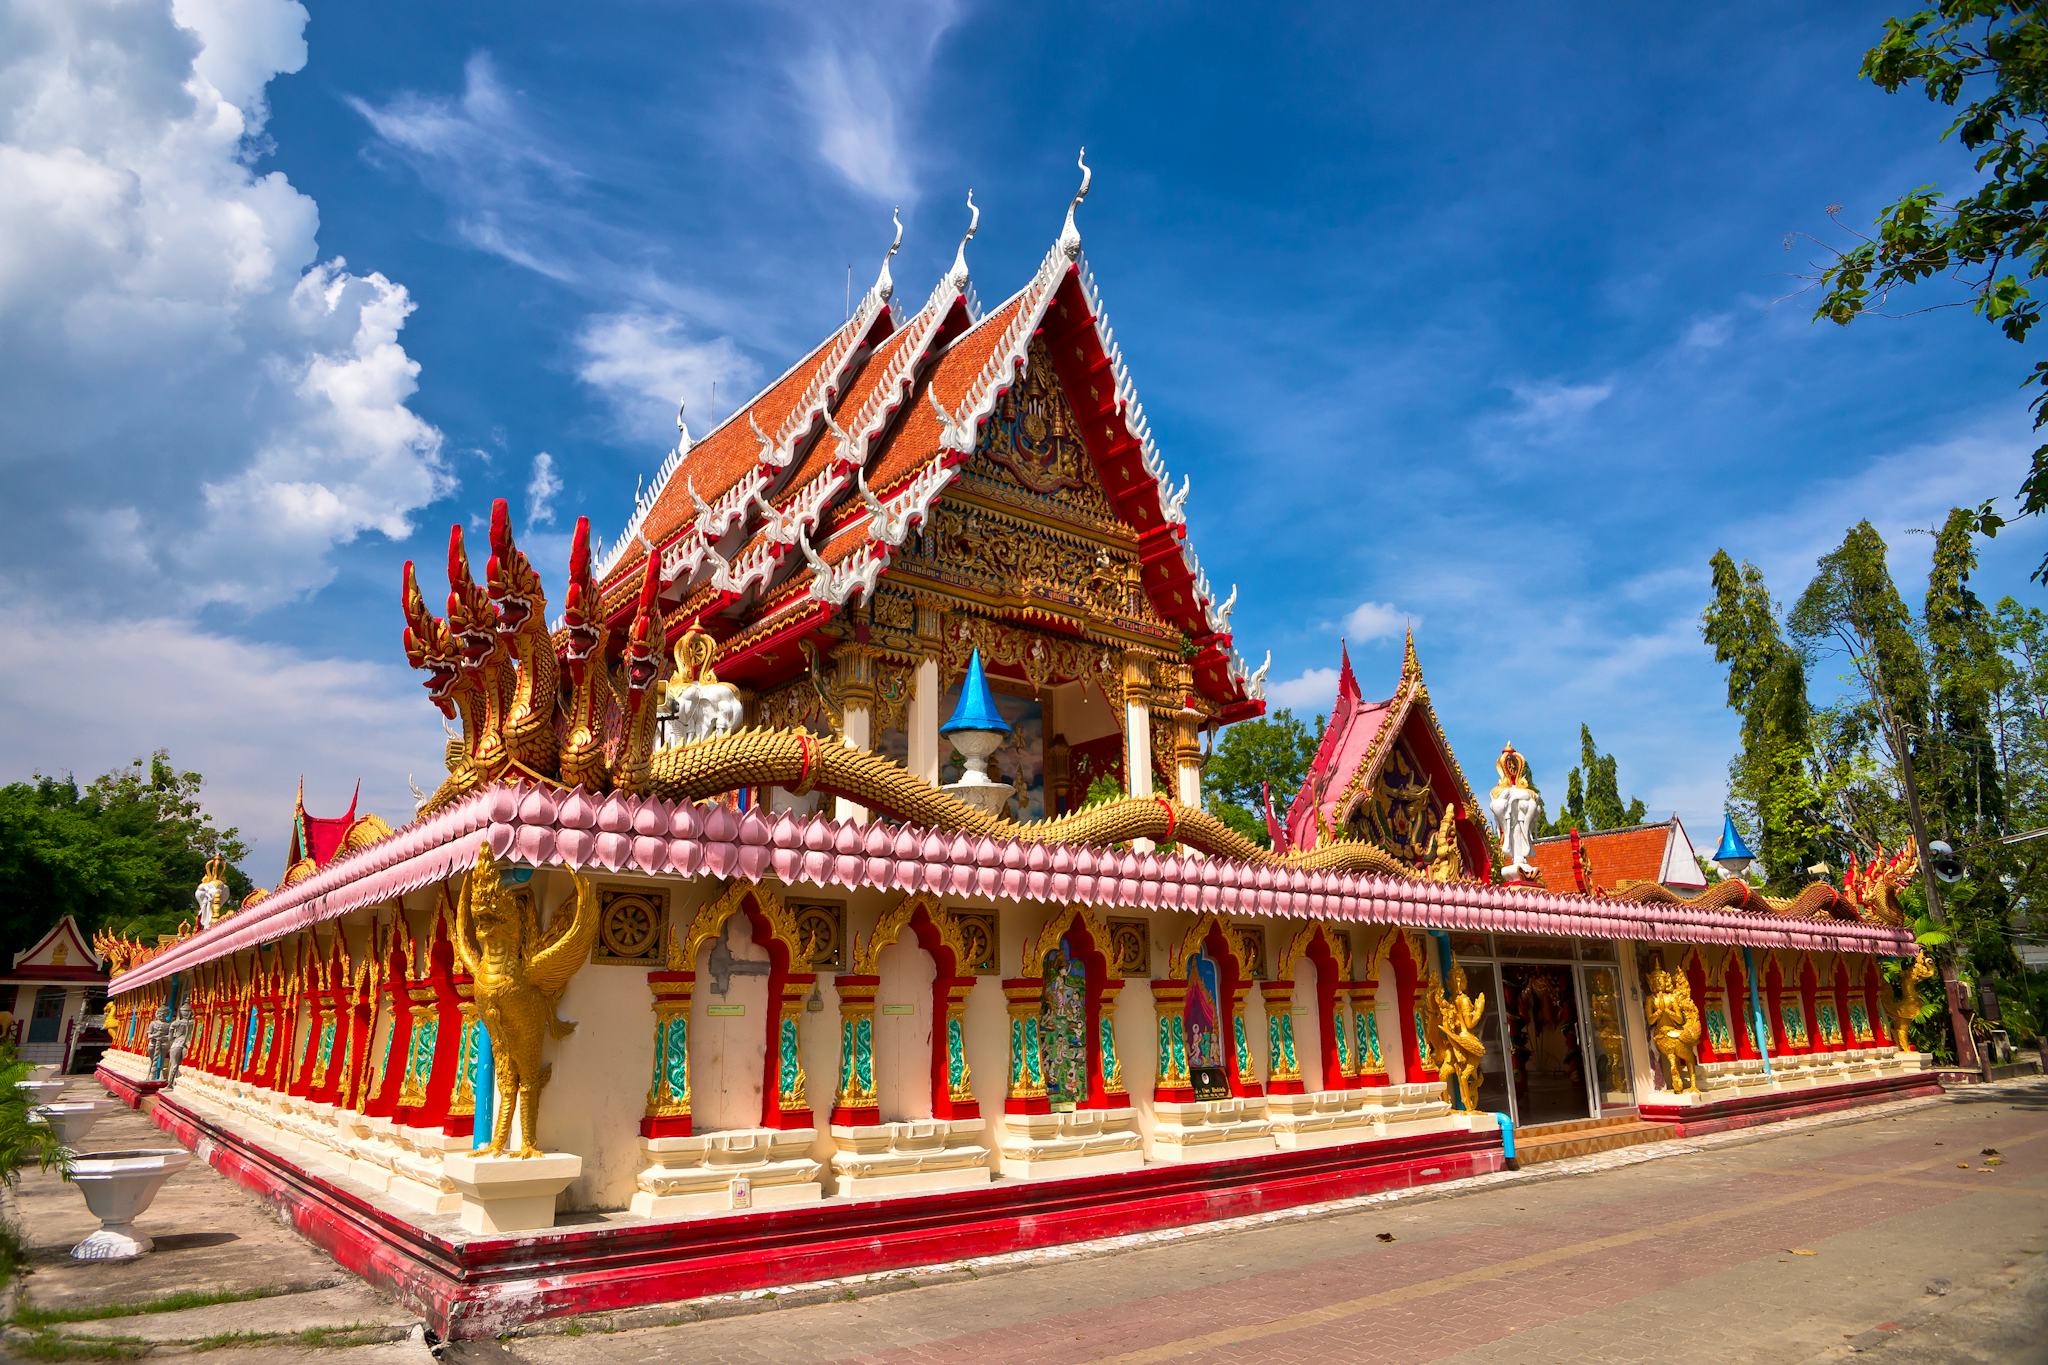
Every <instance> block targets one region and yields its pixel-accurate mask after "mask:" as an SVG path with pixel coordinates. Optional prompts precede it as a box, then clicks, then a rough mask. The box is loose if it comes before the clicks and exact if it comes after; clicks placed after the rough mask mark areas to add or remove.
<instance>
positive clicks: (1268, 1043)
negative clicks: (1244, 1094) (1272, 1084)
mask: <svg viewBox="0 0 2048 1365" xmlns="http://www.w3.org/2000/svg"><path fill="white" fill-rule="evenodd" d="M1263 984H1264V983H1263V982H1259V981H1253V982H1248V983H1247V984H1246V986H1245V992H1244V1040H1245V1042H1246V1043H1247V1044H1248V1045H1249V1046H1250V1049H1251V1054H1252V1075H1253V1077H1254V1078H1256V1079H1257V1080H1258V1082H1259V1083H1260V1084H1261V1085H1263V1084H1265V1083H1266V1082H1268V1081H1270V1080H1271V1079H1272V1078H1273V1068H1272V1065H1271V1062H1272V1057H1271V1055H1270V1054H1271V1052H1272V1041H1273V1040H1272V1039H1271V1038H1268V1037H1267V1036H1266V993H1265V992H1264V991H1262V990H1260V989H1259V987H1260V986H1262V985H1263ZM1226 1055H1227V1054H1226Z"/></svg>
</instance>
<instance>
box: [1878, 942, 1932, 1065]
mask: <svg viewBox="0 0 2048 1365" xmlns="http://www.w3.org/2000/svg"><path fill="white" fill-rule="evenodd" d="M1933 979H1934V964H1933V963H1931V962H1929V961H1928V960H1927V954H1926V953H1924V952H1923V953H1915V954H1914V955H1913V960H1912V961H1911V962H1910V963H1905V964H1903V965H1902V966H1901V967H1900V970H1899V992H1898V994H1897V995H1894V996H1893V997H1892V998H1891V1000H1890V1001H1889V1002H1888V1004H1887V1008H1886V1010H1885V1013H1886V1014H1887V1015H1888V1016H1890V1018H1891V1024H1892V1042H1893V1043H1894V1044H1896V1045H1897V1047H1898V1049H1899V1051H1901V1052H1911V1051H1913V1050H1914V1049H1913V1036H1912V1034H1911V1033H1910V1032H1908V1026H1909V1025H1911V1024H1912V1022H1913V1021H1914V1020H1915V1019H1918V1018H1919V1017H1920V983H1921V982H1923V981H1931V980H1933Z"/></svg>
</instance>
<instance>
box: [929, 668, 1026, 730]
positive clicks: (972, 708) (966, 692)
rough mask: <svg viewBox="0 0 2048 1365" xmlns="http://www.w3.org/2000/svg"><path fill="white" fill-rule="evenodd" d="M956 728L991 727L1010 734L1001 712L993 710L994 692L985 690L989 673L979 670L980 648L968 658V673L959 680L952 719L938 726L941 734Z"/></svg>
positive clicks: (994, 703)
mask: <svg viewBox="0 0 2048 1365" xmlns="http://www.w3.org/2000/svg"><path fill="white" fill-rule="evenodd" d="M955 730H990V731H994V732H995V733H996V734H999V735H1007V734H1009V733H1010V726H1009V723H1008V722H1007V721H1005V720H1004V719H1003V713H1002V712H1000V711H998V710H996V699H995V695H994V694H993V693H991V692H990V691H989V690H988V675H987V674H986V673H984V672H982V670H981V651H980V650H979V649H976V650H975V651H974V653H972V654H971V655H969V656H968V658H967V676H966V677H965V678H964V679H962V680H961V683H960V704H959V705H958V706H955V707H954V708H953V717H952V719H951V720H948V721H947V722H946V723H945V724H944V725H941V726H940V727H939V733H940V734H942V735H950V734H952V733H953V732H954V731H955Z"/></svg>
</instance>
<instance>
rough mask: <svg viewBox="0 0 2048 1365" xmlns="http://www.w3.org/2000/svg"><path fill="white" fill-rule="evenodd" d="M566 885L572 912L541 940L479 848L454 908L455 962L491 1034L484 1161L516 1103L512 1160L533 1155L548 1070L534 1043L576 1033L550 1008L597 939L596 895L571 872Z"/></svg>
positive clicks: (527, 905)
mask: <svg viewBox="0 0 2048 1365" xmlns="http://www.w3.org/2000/svg"><path fill="white" fill-rule="evenodd" d="M569 880H570V881H571V882H573V883H574V884H575V887H576V909H575V912H574V914H573V916H572V915H569V914H566V913H564V912H563V911H561V910H558V911H556V912H555V916H554V918H553V920H552V921H551V922H550V923H549V924H548V931H547V932H546V933H545V934H543V933H542V932H541V929H540V925H539V923H538V921H537V918H536V916H535V914H534V911H533V906H532V902H531V900H525V901H523V902H522V900H521V899H520V898H515V897H514V896H512V895H510V894H508V892H507V891H506V889H505V888H504V887H503V886H501V885H500V877H499V875H498V864H497V860H496V859H494V858H492V857H491V850H490V848H489V846H488V845H485V846H482V847H479V848H478V849H477V851H476V863H475V865H474V866H472V867H471V868H470V871H469V875H468V876H467V877H466V878H464V879H463V883H462V891H461V893H460V895H459V896H458V897H457V899H456V902H455V956H456V959H457V961H458V963H459V965H460V966H461V967H462V970H464V971H466V972H468V973H469V975H470V977H471V978H472V980H473V981H474V982H475V985H474V986H473V987H472V990H473V993H474V997H475V1000H476V1010H477V1017H478V1018H480V1019H482V1020H483V1025H484V1029H485V1031H486V1032H487V1033H488V1034H489V1035H490V1039H491V1064H492V1067H493V1068H494V1071H495V1073H496V1085H495V1091H496V1097H497V1113H496V1114H495V1115H494V1116H493V1119H494V1121H493V1123H492V1125H491V1141H490V1143H489V1145H488V1146H486V1147H485V1148H484V1155H486V1156H498V1155H500V1154H502V1153H503V1152H504V1150H505V1142H506V1140H507V1139H508V1138H510V1137H511V1135H512V1110H513V1106H514V1104H515V1102H516V1104H517V1106H518V1109H519V1136H520V1145H519V1150H518V1151H516V1152H514V1153H513V1154H512V1155H514V1156H522V1157H527V1156H539V1155H540V1148H538V1147H536V1146H535V1145H534V1135H535V1134H536V1133H538V1132H539V1131H540V1092H541V1088H542V1087H543V1086H545V1085H546V1084H547V1083H548V1075H549V1073H550V1072H551V1071H552V1070H553V1068H552V1067H547V1066H543V1065H542V1064H541V1060H540V1050H541V1044H542V1043H543V1042H544V1041H545V1040H546V1038H547V1037H548V1036H549V1035H552V1036H554V1037H556V1038H566V1037H568V1036H569V1034H570V1033H571V1032H573V1031H574V1030H575V1027H576V1026H575V1025H574V1024H565V1023H563V1022H562V1021H561V1019H559V1018H557V1017H556V1015H555V1007H556V1006H557V1005H559V1004H560V1003H561V1000H562V991H563V990H564V989H565V988H566V987H567V986H568V984H569V978H570V977H572V976H574V975H575V974H576V969H577V968H578V967H581V966H582V965H583V964H584V962H586V961H587V960H588V959H589V957H590V944H591V940H593V939H594V938H596V937H597V920H598V908H597V893H596V892H595V891H594V890H592V889H591V886H590V883H588V882H586V881H584V880H583V878H581V877H579V876H577V875H576V874H575V873H574V872H571V873H570V874H569ZM479 1117H481V1115H479Z"/></svg>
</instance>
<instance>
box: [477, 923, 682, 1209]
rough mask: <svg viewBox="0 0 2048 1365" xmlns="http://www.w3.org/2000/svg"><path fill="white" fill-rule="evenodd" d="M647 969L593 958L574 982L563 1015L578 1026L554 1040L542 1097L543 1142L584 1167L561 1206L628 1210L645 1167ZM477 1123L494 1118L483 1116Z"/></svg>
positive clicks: (650, 1061)
mask: <svg viewBox="0 0 2048 1365" xmlns="http://www.w3.org/2000/svg"><path fill="white" fill-rule="evenodd" d="M648 999H649V997H648V993H647V974H646V972H645V970H643V969H640V968H635V967H628V966H617V965H613V964H609V963H603V962H592V963H589V964H588V965H586V966H585V967H584V968H583V969H582V970H581V971H579V972H577V973H576V975H575V976H573V977H571V978H570V980H569V988H568V989H567V990H566V991H564V992H563V993H562V1004H561V1009H560V1011H559V1013H560V1014H561V1017H562V1018H563V1019H564V1020H572V1019H573V1020H574V1021H575V1022H576V1031H575V1032H574V1033H572V1034H570V1035H569V1036H568V1037H567V1038H563V1039H561V1040H559V1041H556V1042H552V1043H550V1044H549V1047H548V1058H549V1060H550V1061H551V1062H552V1064H553V1066H554V1068H555V1070H554V1077H553V1079H552V1080H551V1081H550V1082H549V1083H548V1088H547V1090H546V1091H545V1092H544V1093H543V1094H542V1096H541V1105H540V1145H541V1147H543V1148H544V1149H546V1150H547V1151H550V1152H577V1153H580V1154H581V1155H582V1157H583V1172H582V1174H581V1175H579V1176H578V1177H577V1178H576V1180H575V1182H574V1183H573V1184H571V1185H570V1186H569V1188H568V1189H567V1190H566V1191H564V1193H563V1195H562V1207H564V1208H571V1209H618V1208H624V1207H625V1206H626V1202H627V1201H628V1200H630V1199H631V1198H632V1197H633V1178H634V1175H635V1174H636V1173H637V1171H638V1170H639V1167H640V1164H641V1163H640V1161H639V1152H638V1150H637V1146H636V1140H637V1138H638V1136H639V1127H640V1116H641V1115H642V1114H643V1113H645V1112H646V1108H647V1082H648V1077H649V1076H650V1075H651V1074H652V1072H653V1069H654V1014H653V1011H652V1010H651V1009H650V1008H649V1006H648ZM478 1121H479V1122H480V1123H486V1124H487V1123H489V1122H490V1119H489V1117H488V1116H483V1115H480V1116H479V1119H478Z"/></svg>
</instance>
